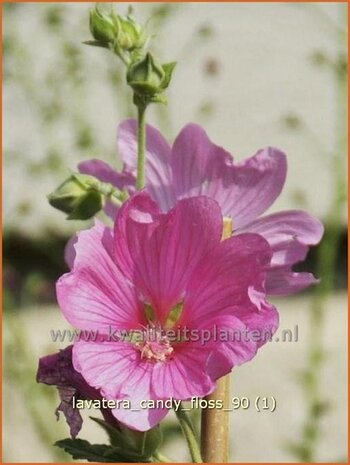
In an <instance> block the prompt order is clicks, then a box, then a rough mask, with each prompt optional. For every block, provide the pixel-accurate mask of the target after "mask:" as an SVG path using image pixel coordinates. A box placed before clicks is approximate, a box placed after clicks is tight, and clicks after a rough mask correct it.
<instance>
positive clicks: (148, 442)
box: [90, 417, 163, 461]
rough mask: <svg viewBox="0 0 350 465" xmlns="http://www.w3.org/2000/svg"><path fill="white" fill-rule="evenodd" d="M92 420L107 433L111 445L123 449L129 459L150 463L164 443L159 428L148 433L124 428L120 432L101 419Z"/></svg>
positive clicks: (94, 418) (93, 418)
mask: <svg viewBox="0 0 350 465" xmlns="http://www.w3.org/2000/svg"><path fill="white" fill-rule="evenodd" d="M90 418H91V419H92V420H93V421H94V422H96V423H97V424H99V425H100V426H101V427H102V428H103V429H104V430H105V431H106V432H107V434H108V437H109V440H110V442H111V444H112V445H113V446H115V447H116V448H120V449H122V450H123V452H124V453H125V454H126V457H128V458H129V459H133V458H135V459H137V460H136V461H141V460H143V461H148V460H149V459H150V458H151V456H152V455H153V453H154V452H155V451H156V450H157V449H158V447H159V446H160V444H161V443H162V439H163V438H162V432H161V430H160V428H159V426H156V427H155V428H152V429H151V430H149V431H146V432H141V431H134V430H131V429H129V428H126V427H124V426H123V427H121V429H120V430H119V429H117V428H114V427H113V426H111V425H109V424H108V423H107V422H105V421H104V420H102V419H100V418H96V417H90ZM125 451H127V452H125Z"/></svg>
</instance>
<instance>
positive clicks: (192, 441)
mask: <svg viewBox="0 0 350 465" xmlns="http://www.w3.org/2000/svg"><path fill="white" fill-rule="evenodd" d="M175 413H176V416H177V418H178V420H179V423H180V426H181V430H182V433H183V435H184V436H185V438H186V441H187V445H188V448H189V451H190V454H191V458H192V460H193V463H203V460H202V457H201V452H200V448H199V444H198V440H197V435H196V432H195V429H194V427H193V424H192V422H191V419H190V417H189V416H188V415H187V413H186V412H185V411H184V410H183V404H182V403H181V404H180V407H179V408H178V410H176V412H175Z"/></svg>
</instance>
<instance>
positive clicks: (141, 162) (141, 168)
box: [136, 103, 147, 190]
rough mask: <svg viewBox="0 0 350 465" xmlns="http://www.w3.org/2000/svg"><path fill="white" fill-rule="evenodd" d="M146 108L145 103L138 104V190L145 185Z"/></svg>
mask: <svg viewBox="0 0 350 465" xmlns="http://www.w3.org/2000/svg"><path fill="white" fill-rule="evenodd" d="M146 108H147V105H145V104H142V103H140V104H138V105H137V178H136V189H137V190H141V189H143V188H144V187H145V154H146Z"/></svg>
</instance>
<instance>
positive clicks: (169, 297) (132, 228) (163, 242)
mask: <svg viewBox="0 0 350 465" xmlns="http://www.w3.org/2000/svg"><path fill="white" fill-rule="evenodd" d="M147 198H148V196H147V194H146V193H145V192H141V193H140V194H138V195H137V196H134V197H133V198H132V199H130V200H129V201H128V202H127V203H126V204H125V205H124V206H123V210H122V211H121V213H120V217H119V215H118V219H117V222H116V229H115V237H116V238H118V240H119V241H122V242H121V243H122V244H127V245H128V255H126V254H125V253H124V254H123V253H122V251H120V249H119V248H118V246H116V253H117V263H118V264H119V266H121V267H123V269H124V268H125V264H126V263H127V266H129V269H130V273H132V275H133V277H132V281H133V282H134V283H135V286H136V287H137V288H138V289H139V290H140V291H141V294H142V295H143V297H144V298H145V299H146V300H147V301H148V302H149V303H150V304H151V305H152V307H153V309H154V310H155V312H156V314H157V316H158V317H159V319H160V321H161V322H162V321H164V318H165V317H166V316H167V314H168V312H169V311H170V310H171V309H172V307H173V306H174V305H176V304H178V303H179V302H180V301H181V300H182V298H183V296H184V292H185V289H186V286H187V283H188V281H189V279H190V277H191V275H192V274H193V271H194V269H195V268H196V266H197V264H198V262H199V261H200V260H201V258H202V257H203V256H204V255H205V254H206V253H207V252H208V251H209V250H210V249H212V248H213V247H215V246H216V245H217V244H218V243H219V242H220V239H221V233H222V216H221V212H220V208H219V206H218V204H217V203H216V202H215V201H214V200H211V199H208V198H206V197H197V198H192V199H184V200H182V201H179V202H178V203H177V204H176V207H175V208H173V209H172V210H171V211H170V212H169V213H167V214H161V215H158V216H156V215H155V212H156V207H155V206H154V205H152V204H149V202H148V200H147ZM147 202H148V205H149V209H148V212H147V211H146V208H145V206H146V204H147ZM141 203H142V209H141V208H139V209H138V206H139V205H140V204H141ZM119 218H120V222H119ZM123 247H124V246H123Z"/></svg>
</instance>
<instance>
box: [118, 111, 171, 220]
mask: <svg viewBox="0 0 350 465" xmlns="http://www.w3.org/2000/svg"><path fill="white" fill-rule="evenodd" d="M146 131H147V132H146V150H147V154H146V160H147V161H146V187H147V191H148V192H149V193H150V195H151V196H152V198H153V200H155V201H156V202H157V203H158V205H159V207H160V208H161V210H162V211H167V210H169V209H170V208H171V207H172V206H173V205H174V203H175V197H174V192H173V187H172V175H171V169H170V146H169V144H168V142H167V141H166V140H165V139H164V137H163V136H162V135H161V133H160V132H159V131H158V130H157V129H155V128H153V127H152V126H149V125H147V128H146ZM117 145H118V152H119V154H120V156H121V158H122V160H123V161H124V163H125V167H126V169H127V170H128V171H130V173H133V174H134V175H136V166H137V123H136V120H133V119H129V120H126V121H124V122H123V123H121V124H120V126H119V128H118V136H117Z"/></svg>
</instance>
